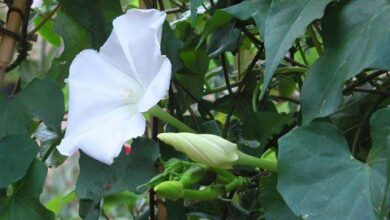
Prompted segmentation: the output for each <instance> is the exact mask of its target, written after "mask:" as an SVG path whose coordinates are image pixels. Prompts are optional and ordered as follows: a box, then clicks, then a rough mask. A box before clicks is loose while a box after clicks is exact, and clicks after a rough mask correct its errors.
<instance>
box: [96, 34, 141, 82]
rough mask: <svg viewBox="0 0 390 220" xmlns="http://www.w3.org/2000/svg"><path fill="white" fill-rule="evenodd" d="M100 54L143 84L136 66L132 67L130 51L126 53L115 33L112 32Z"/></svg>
mask: <svg viewBox="0 0 390 220" xmlns="http://www.w3.org/2000/svg"><path fill="white" fill-rule="evenodd" d="M126 50H127V47H126ZM99 53H100V55H101V56H103V57H104V59H105V60H106V61H108V62H109V63H111V64H112V65H113V66H115V67H116V68H118V69H120V70H122V71H123V72H124V73H126V74H128V75H130V76H131V77H132V78H134V79H136V80H138V81H139V82H141V80H140V79H139V77H138V74H137V70H136V69H135V67H134V65H132V62H130V61H129V59H130V58H128V56H129V57H130V54H129V53H128V51H126V52H125V51H124V48H123V47H122V45H121V44H120V42H119V39H118V37H117V35H116V33H115V32H114V31H113V32H111V35H110V36H109V37H108V39H107V41H106V42H105V43H104V45H103V46H102V47H101V48H100V51H99Z"/></svg>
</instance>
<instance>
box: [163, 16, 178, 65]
mask: <svg viewBox="0 0 390 220" xmlns="http://www.w3.org/2000/svg"><path fill="white" fill-rule="evenodd" d="M181 48H183V42H182V41H180V40H179V39H177V38H176V37H175V34H174V33H173V32H172V29H171V27H170V26H169V23H168V22H165V23H164V26H163V31H162V37H161V53H162V54H164V55H166V56H167V57H168V58H169V60H170V61H171V63H172V72H176V71H177V70H179V69H181V68H182V67H183V64H182V63H181V60H180V55H179V50H180V49H181Z"/></svg>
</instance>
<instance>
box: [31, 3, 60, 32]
mask: <svg viewBox="0 0 390 220" xmlns="http://www.w3.org/2000/svg"><path fill="white" fill-rule="evenodd" d="M59 8H60V5H59V4H58V5H57V6H56V7H55V8H54V9H53V10H52V11H51V12H50V13H49V14H47V15H46V16H44V17H43V20H42V21H41V23H39V24H38V25H37V26H35V28H34V29H32V30H31V31H30V32H29V33H28V38H29V39H30V38H32V37H33V36H34V34H35V33H36V32H37V31H38V30H39V29H41V27H43V25H45V24H46V22H48V21H49V20H50V19H52V18H53V16H54V15H55V14H56V12H57V10H58V9H59Z"/></svg>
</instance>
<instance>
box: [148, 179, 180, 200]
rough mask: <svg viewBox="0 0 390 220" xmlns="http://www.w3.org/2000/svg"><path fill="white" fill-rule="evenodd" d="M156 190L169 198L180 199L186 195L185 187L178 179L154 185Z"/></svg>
mask: <svg viewBox="0 0 390 220" xmlns="http://www.w3.org/2000/svg"><path fill="white" fill-rule="evenodd" d="M154 191H155V192H156V193H157V194H158V195H160V196H162V197H164V198H165V199H169V200H178V199H180V198H182V197H183V195H184V187H183V184H181V183H180V182H178V181H174V180H171V181H165V182H162V183H160V184H158V185H157V186H155V187H154Z"/></svg>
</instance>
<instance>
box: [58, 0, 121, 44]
mask: <svg viewBox="0 0 390 220" xmlns="http://www.w3.org/2000/svg"><path fill="white" fill-rule="evenodd" d="M59 2H60V3H61V10H62V11H63V12H65V13H66V14H67V15H68V16H70V17H72V18H73V19H74V22H76V23H77V24H79V25H80V26H81V27H82V28H83V29H84V30H86V31H87V33H88V35H89V41H90V43H91V46H92V47H93V48H95V49H98V48H99V47H100V46H102V45H103V43H104V42H105V41H106V39H107V38H108V36H109V34H110V33H111V29H112V20H113V19H114V18H115V17H117V16H118V15H120V14H121V13H122V6H121V2H120V0H59ZM92 18H93V19H92ZM64 31H65V30H64ZM73 37H74V36H73ZM73 40H75V39H73Z"/></svg>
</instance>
